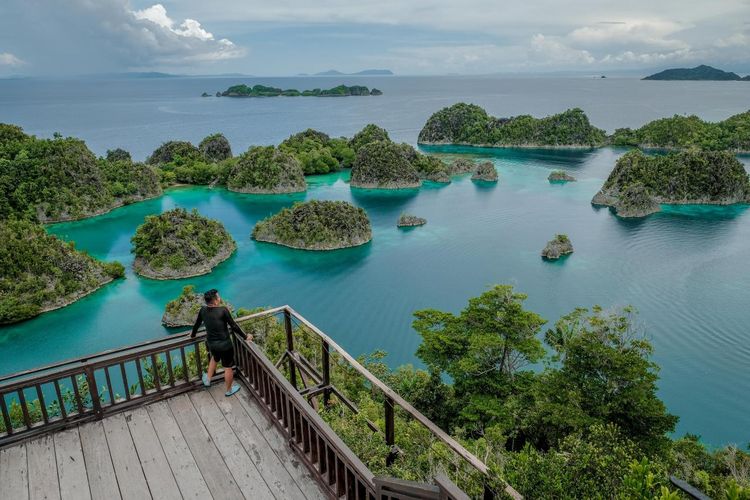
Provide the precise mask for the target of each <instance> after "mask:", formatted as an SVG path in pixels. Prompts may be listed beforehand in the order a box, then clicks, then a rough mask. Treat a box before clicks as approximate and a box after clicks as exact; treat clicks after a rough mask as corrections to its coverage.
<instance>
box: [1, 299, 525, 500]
mask: <svg viewBox="0 0 750 500" xmlns="http://www.w3.org/2000/svg"><path fill="white" fill-rule="evenodd" d="M237 321H238V322H240V323H241V324H244V325H246V326H249V327H250V328H252V329H253V332H256V333H260V332H263V331H266V330H268V329H269V328H271V329H275V330H276V331H278V329H279V328H282V325H283V332H284V333H282V334H281V335H282V336H285V337H286V346H285V350H284V351H283V355H282V356H281V358H280V359H279V360H278V361H276V363H275V364H274V363H272V362H271V361H270V360H269V359H268V358H267V357H266V355H265V354H264V353H263V351H262V350H261V348H260V347H259V346H258V345H257V344H255V343H247V342H245V341H244V340H243V339H240V338H239V337H238V336H233V341H234V344H235V353H236V354H235V360H236V363H237V370H236V372H235V380H236V381H237V382H238V383H240V384H241V385H242V390H241V391H240V392H239V393H238V394H236V395H235V396H232V397H229V398H227V397H225V396H224V388H223V382H218V381H216V382H215V383H214V385H213V386H212V387H211V388H210V389H206V388H204V387H203V385H202V384H201V381H200V375H201V373H202V372H203V371H204V369H205V367H206V365H207V362H208V359H207V353H206V352H205V348H204V347H203V346H202V344H203V338H202V335H199V336H198V337H197V338H188V337H186V336H184V335H176V336H171V337H168V338H162V339H158V340H154V341H150V342H144V343H142V344H138V345H135V346H130V347H125V348H121V349H115V350H112V351H106V352H103V353H99V354H96V355H92V356H89V357H84V358H80V359H74V360H70V361H64V362H61V363H56V364H53V365H49V366H45V367H40V368H35V369H31V370H27V371H24V372H20V373H16V374H12V375H7V376H2V377H0V500H5V499H13V500H15V499H24V498H32V499H36V498H48V499H57V498H60V499H63V500H65V499H89V498H91V499H112V498H125V499H144V498H155V499H162V498H216V499H224V498H247V499H253V500H255V499H265V498H269V499H271V498H275V499H279V500H281V499H307V500H312V499H318V498H347V499H352V500H390V499H403V500H416V499H427V500H467V499H468V498H469V497H468V496H467V495H466V494H465V493H464V492H463V491H462V490H461V489H459V488H458V487H457V486H456V485H455V484H454V483H453V482H452V480H451V479H449V477H448V476H446V474H451V475H452V476H454V477H456V478H459V479H461V480H462V481H463V480H468V481H469V482H468V483H466V484H467V485H469V486H470V487H471V488H473V490H474V491H475V494H474V495H475V496H479V497H482V498H484V499H486V500H491V499H493V498H497V497H500V496H505V497H511V498H514V499H521V498H522V497H521V496H520V495H519V494H518V493H517V492H516V491H515V490H514V489H513V488H512V487H510V486H509V485H507V484H504V483H502V481H501V480H500V479H499V478H497V477H495V478H493V477H491V476H490V474H489V471H488V468H487V466H486V465H485V464H484V463H483V462H482V461H481V460H479V459H478V458H477V457H475V456H474V455H472V454H471V453H470V452H469V451H468V450H466V449H465V448H464V447H463V446H461V445H460V444H459V443H458V442H456V441H455V440H454V439H453V438H451V437H450V436H449V435H448V434H446V433H445V432H444V431H442V430H441V429H440V428H439V427H437V426H436V425H435V424H434V423H433V422H431V421H430V420H429V419H427V418H426V417H425V416H424V415H422V414H421V413H420V412H419V411H418V410H416V409H415V408H414V407H412V406H411V405H410V404H409V403H408V402H407V401H405V400H404V399H403V398H401V396H399V395H398V394H397V393H396V392H394V391H393V390H392V389H391V388H389V387H388V386H387V385H386V384H384V383H383V382H382V381H381V380H379V379H378V378H377V377H375V376H374V375H373V374H372V373H370V372H369V371H368V370H367V369H366V368H365V367H363V366H362V365H361V364H360V363H359V362H358V361H357V360H356V359H355V358H354V357H352V356H351V355H350V354H349V353H347V352H346V351H345V350H343V349H342V348H341V347H340V346H339V345H338V344H336V342H335V341H333V340H332V339H331V338H330V337H328V336H327V335H325V334H324V333H323V332H321V331H320V330H319V329H318V328H316V327H315V326H314V325H312V324H311V323H310V322H308V321H307V320H306V319H305V318H303V317H302V316H300V315H299V314H297V313H296V312H295V311H294V310H293V309H292V308H290V307H289V306H282V307H277V308H274V309H269V310H266V311H263V312H259V313H255V314H251V315H248V316H244V317H242V318H238V319H237ZM256 327H257V328H258V330H257V331H256V330H255V328H256ZM303 337H305V338H306V342H304V346H303V348H304V349H303V350H304V351H305V352H307V354H308V356H307V357H306V356H305V355H303V354H302V353H301V352H300V351H299V350H297V345H295V338H297V339H298V340H297V342H299V341H300V339H301V338H303ZM275 338H276V339H278V340H280V337H275ZM311 351H312V354H311ZM315 351H317V354H315ZM333 368H339V369H342V368H343V369H344V370H348V371H350V372H353V373H356V374H358V376H361V377H362V380H363V381H364V383H366V384H367V386H368V387H370V388H371V389H370V390H371V391H373V393H376V394H377V395H378V397H379V398H380V399H381V401H382V404H383V407H382V411H383V413H382V416H383V422H384V427H383V428H382V429H381V428H378V426H377V425H376V424H375V423H373V422H369V421H367V426H368V427H369V428H370V430H371V431H372V432H374V433H376V434H377V435H378V436H379V437H378V439H382V440H383V442H384V443H385V444H386V445H388V447H390V448H389V449H390V451H389V452H388V453H387V455H386V456H383V457H380V458H379V460H382V461H383V462H380V463H385V465H386V466H387V467H390V465H391V464H392V463H393V461H395V460H396V459H397V457H398V456H399V454H400V453H401V452H402V450H400V449H399V448H398V447H397V444H396V443H397V439H396V436H397V435H398V429H397V428H396V423H397V421H398V420H397V419H396V418H395V414H396V412H398V414H399V416H400V418H401V419H402V420H401V421H403V419H411V421H413V422H415V423H418V424H419V425H421V426H422V427H423V428H425V429H426V431H427V432H429V434H430V435H431V436H432V439H433V440H434V441H435V442H436V443H440V444H441V445H442V446H443V447H444V448H445V449H446V450H449V452H450V453H451V456H452V457H453V458H452V459H451V461H449V462H447V463H446V464H444V465H441V466H440V467H439V468H437V469H436V470H434V472H431V473H430V474H429V475H428V476H427V477H425V480H426V481H428V482H425V483H422V482H413V481H404V480H400V479H396V478H392V477H375V476H374V474H373V473H372V472H371V471H370V470H369V469H368V468H367V466H365V464H364V463H362V461H361V460H360V459H359V457H357V455H355V454H354V453H353V452H352V450H351V449H349V447H348V446H347V445H346V444H345V443H344V442H343V441H342V440H341V438H340V437H339V436H338V435H337V434H336V433H335V432H334V431H333V429H332V428H331V427H330V426H329V425H328V424H327V423H326V422H325V421H324V420H323V419H322V418H321V416H320V415H319V414H318V411H317V408H319V407H321V405H324V406H325V405H327V404H328V402H329V400H331V399H333V398H335V399H337V400H338V401H339V402H340V403H342V404H343V405H344V406H345V407H346V408H348V410H350V411H352V412H353V413H358V411H359V410H358V409H357V407H356V405H355V404H354V403H352V402H351V401H350V400H349V399H348V398H347V397H346V395H345V394H343V393H342V392H341V391H340V390H339V388H338V387H337V386H336V385H334V384H333V382H332V376H331V371H332V369H333ZM217 377H218V378H220V376H217ZM92 388H93V390H92ZM420 477H422V475H420Z"/></svg>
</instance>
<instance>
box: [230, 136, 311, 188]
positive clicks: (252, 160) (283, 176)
mask: <svg viewBox="0 0 750 500" xmlns="http://www.w3.org/2000/svg"><path fill="white" fill-rule="evenodd" d="M227 188H228V189H229V190H230V191H236V192H238V193H253V194H281V193H299V192H302V191H306V190H307V182H306V181H305V174H304V172H303V170H302V165H300V162H299V160H298V159H297V158H296V157H295V156H294V155H292V154H290V153H288V152H286V151H284V150H283V149H281V148H277V147H275V146H253V147H251V148H250V149H248V150H247V152H246V153H244V154H243V155H242V156H240V157H239V159H238V160H237V162H236V163H235V164H234V165H233V167H232V169H231V170H230V172H229V175H228V177H227Z"/></svg>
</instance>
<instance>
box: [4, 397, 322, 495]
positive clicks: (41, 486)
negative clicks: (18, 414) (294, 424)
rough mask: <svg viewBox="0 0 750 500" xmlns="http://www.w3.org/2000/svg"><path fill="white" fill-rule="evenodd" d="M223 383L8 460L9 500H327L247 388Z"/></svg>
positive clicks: (21, 450)
mask: <svg viewBox="0 0 750 500" xmlns="http://www.w3.org/2000/svg"><path fill="white" fill-rule="evenodd" d="M223 387H224V386H223V383H221V384H219V383H217V384H215V385H214V386H213V387H211V389H210V390H196V391H194V392H191V393H189V394H181V395H178V396H173V397H171V398H169V399H167V400H164V401H158V402H154V403H151V404H148V405H144V406H140V407H137V408H135V409H133V410H127V411H125V412H122V413H118V414H115V415H110V416H108V417H105V418H104V419H103V420H101V421H95V422H90V423H85V424H80V425H78V426H76V427H73V428H72V429H67V430H63V431H59V432H56V433H54V434H51V435H50V434H47V435H45V436H42V437H39V438H35V439H33V440H31V441H27V442H25V443H21V444H16V445H11V446H10V447H7V448H5V449H2V450H0V498H3V499H8V500H10V499H14V500H22V499H26V498H32V499H33V498H47V499H62V500H66V499H72V500H78V499H81V500H84V499H97V498H101V499H105V498H106V499H117V498H122V499H126V500H127V499H134V500H140V499H147V498H154V499H157V500H161V499H165V500H166V499H179V498H196V499H198V498H200V499H210V498H215V499H243V498H248V499H259V500H260V499H274V498H275V499H279V500H281V499H295V500H296V499H299V500H316V499H324V498H328V497H329V496H328V494H326V493H325V492H324V491H323V490H322V489H321V488H320V486H319V485H318V483H317V482H316V481H315V479H314V478H313V477H312V475H311V474H310V472H309V470H308V469H307V468H306V467H305V465H304V464H303V463H302V462H301V461H300V460H299V458H298V457H297V456H296V455H295V454H294V452H293V451H292V449H291V448H290V447H289V445H288V444H287V443H286V440H285V439H284V436H283V435H282V434H281V432H279V430H278V429H276V428H275V427H274V425H273V423H272V422H270V421H269V420H268V418H267V417H266V416H265V415H264V414H263V410H262V409H261V407H260V406H259V405H258V403H257V402H256V401H255V399H254V398H253V397H252V396H250V394H249V392H248V390H247V388H245V387H243V390H241V391H240V392H239V393H238V394H236V395H234V396H232V397H229V398H227V397H225V396H224V390H223Z"/></svg>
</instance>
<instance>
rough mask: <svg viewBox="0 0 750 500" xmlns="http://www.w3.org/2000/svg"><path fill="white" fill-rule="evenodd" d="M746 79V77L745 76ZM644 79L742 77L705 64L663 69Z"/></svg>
mask: <svg viewBox="0 0 750 500" xmlns="http://www.w3.org/2000/svg"><path fill="white" fill-rule="evenodd" d="M745 79H746V80H747V79H748V78H747V77H745ZM644 80H724V81H727V80H742V77H740V75H738V74H737V73H732V72H731V71H722V70H720V69H717V68H713V67H711V66H707V65H705V64H701V65H700V66H696V67H695V68H671V69H665V70H664V71H660V72H658V73H655V74H653V75H649V76H647V77H645V78H644Z"/></svg>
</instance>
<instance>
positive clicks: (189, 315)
mask: <svg viewBox="0 0 750 500" xmlns="http://www.w3.org/2000/svg"><path fill="white" fill-rule="evenodd" d="M205 304H206V301H205V300H203V294H202V293H198V292H196V291H195V286H194V285H185V286H184V287H183V288H182V293H181V294H180V295H179V297H177V298H175V299H174V300H170V301H169V302H167V305H166V307H165V308H164V315H163V316H162V317H161V324H162V325H164V326H166V327H167V328H177V327H183V326H193V324H195V319H196V318H197V317H198V311H200V310H201V307H202V306H204V305H205ZM221 305H223V306H225V307H226V308H227V309H229V311H230V312H231V311H232V306H231V304H227V303H226V302H224V300H223V299H222V301H221Z"/></svg>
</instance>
